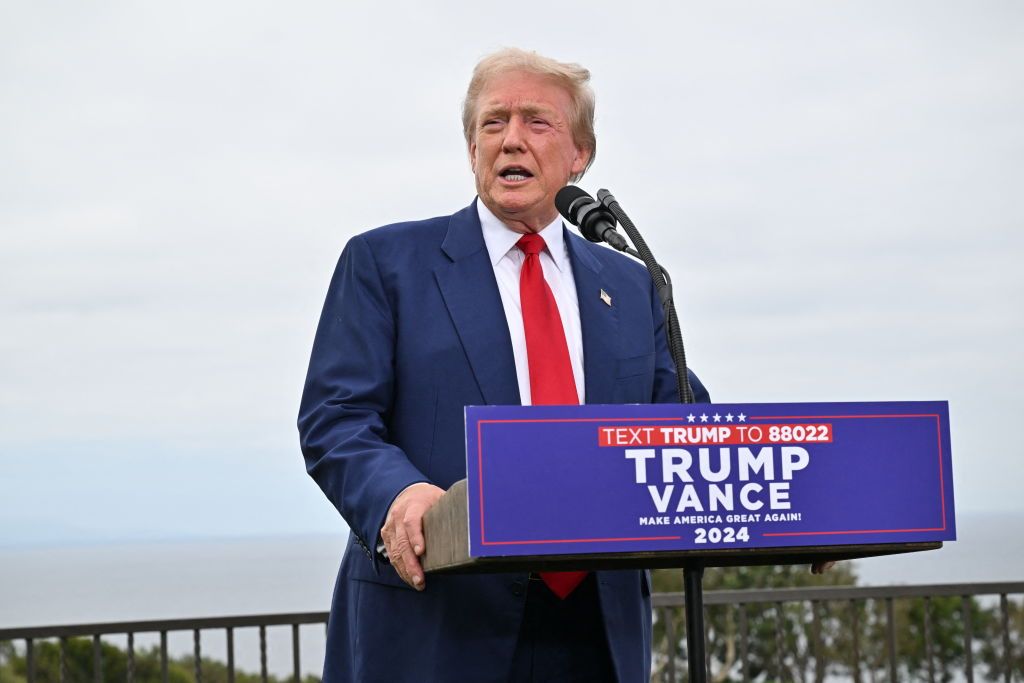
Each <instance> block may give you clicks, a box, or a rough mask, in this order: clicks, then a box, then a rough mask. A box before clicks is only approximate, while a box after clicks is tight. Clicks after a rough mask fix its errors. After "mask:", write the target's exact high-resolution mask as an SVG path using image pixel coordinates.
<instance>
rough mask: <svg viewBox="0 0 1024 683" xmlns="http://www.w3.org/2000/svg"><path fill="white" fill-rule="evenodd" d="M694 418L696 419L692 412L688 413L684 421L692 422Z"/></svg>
mask: <svg viewBox="0 0 1024 683" xmlns="http://www.w3.org/2000/svg"><path fill="white" fill-rule="evenodd" d="M695 419H696V416H695V415H694V414H693V413H690V414H689V415H687V416H686V421H687V422H693V421H694V420H695Z"/></svg>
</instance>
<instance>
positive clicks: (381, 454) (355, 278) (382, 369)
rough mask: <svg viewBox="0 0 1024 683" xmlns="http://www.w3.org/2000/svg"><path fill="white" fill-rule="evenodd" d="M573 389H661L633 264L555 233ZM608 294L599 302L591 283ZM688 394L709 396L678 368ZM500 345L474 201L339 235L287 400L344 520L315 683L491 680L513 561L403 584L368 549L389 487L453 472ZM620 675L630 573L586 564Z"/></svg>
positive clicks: (664, 364)
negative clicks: (576, 385)
mask: <svg viewBox="0 0 1024 683" xmlns="http://www.w3.org/2000/svg"><path fill="white" fill-rule="evenodd" d="M566 235H567V238H566V239H567V247H568V253H569V258H570V260H571V263H572V268H573V275H574V277H575V280H576V290H577V293H578V297H579V307H580V322H581V326H582V336H583V358H584V375H585V385H586V402H587V403H650V402H671V401H674V400H676V382H675V370H674V367H673V365H672V361H671V358H670V356H669V352H668V349H667V345H666V342H665V334H664V329H663V320H662V314H661V309H660V306H659V304H658V299H657V297H656V295H655V292H654V288H653V286H652V284H651V281H650V278H649V277H648V275H647V271H646V270H644V268H643V267H642V266H640V265H639V264H637V263H635V262H633V261H631V260H630V259H628V258H626V257H624V256H622V255H620V254H617V253H614V252H612V251H611V250H610V249H607V248H605V247H601V246H598V245H595V244H591V243H589V242H586V241H585V240H583V239H582V238H579V237H577V236H575V235H573V234H571V233H569V232H568V231H567V232H566ZM602 289H603V290H604V291H606V292H607V293H608V294H609V295H610V296H611V298H612V303H613V305H612V306H608V305H606V304H605V303H604V302H603V301H602V300H601V298H600V291H601V290H602ZM690 381H691V385H692V386H693V388H694V391H695V393H696V394H697V400H698V401H707V400H708V399H707V393H706V392H705V390H704V387H703V386H701V385H700V383H699V381H697V380H696V378H695V377H693V376H691V378H690ZM519 403H520V398H519V388H518V384H517V381H516V369H515V363H514V359H513V355H512V343H511V340H510V338H509V332H508V326H507V324H506V322H505V315H504V309H503V308H502V305H501V298H500V295H499V294H498V287H497V284H496V282H495V278H494V271H493V268H492V266H491V262H490V259H489V257H488V254H487V249H486V247H485V246H484V240H483V235H482V233H481V229H480V221H479V218H478V215H477V210H476V205H475V204H473V205H470V206H469V207H467V208H465V209H463V210H461V211H459V212H458V213H456V214H454V215H452V216H445V217H441V218H432V219H429V220H425V221H418V222H411V223H400V224H396V225H389V226H386V227H383V228H378V229H376V230H371V231H370V232H367V233H364V234H362V235H359V236H357V237H354V238H352V239H351V240H350V241H349V242H348V244H347V245H346V247H345V249H344V251H343V253H342V255H341V259H340V261H339V262H338V267H337V270H336V271H335V273H334V277H333V279H332V281H331V285H330V289H329V291H328V294H327V301H326V303H325V305H324V309H323V314H322V316H321V318H320V325H319V328H318V330H317V334H316V340H315V342H314V345H313V352H312V358H311V360H310V365H309V374H308V376H307V378H306V384H305V390H304V392H303V397H302V405H301V409H300V413H299V432H300V438H301V444H302V452H303V455H304V456H305V460H306V467H307V470H308V472H309V474H310V475H311V476H312V477H313V479H315V480H316V482H317V484H319V485H320V488H321V489H323V491H324V493H325V494H326V495H327V497H328V498H329V499H330V500H331V502H332V503H334V505H335V506H336V507H337V509H338V510H339V511H340V512H341V515H342V516H343V517H344V518H345V521H346V522H348V524H349V526H350V527H351V535H350V538H349V545H348V548H347V549H346V552H345V557H344V559H343V561H342V565H341V569H340V572H339V576H338V581H337V584H336V586H335V592H334V601H333V604H332V606H331V616H330V621H329V624H328V637H327V657H326V662H325V666H324V681H325V682H327V683H340V682H344V681H382V682H383V681H386V682H387V683H399V682H402V681H460V682H462V681H475V682H486V681H504V680H506V679H507V676H508V672H509V670H510V666H511V661H512V655H513V652H514V649H515V645H516V638H517V634H518V631H519V626H520V622H521V619H522V614H523V608H524V604H525V603H524V600H525V598H524V589H525V586H526V578H527V575H526V574H491V575H480V576H429V577H427V587H426V590H425V591H423V592H422V593H418V592H416V591H413V590H412V589H411V588H409V587H407V586H406V585H405V584H404V583H403V582H402V581H401V579H399V578H398V575H397V574H396V573H395V571H394V569H392V568H391V567H390V566H389V565H387V564H386V562H383V561H382V560H381V559H380V558H379V556H378V554H377V553H376V552H375V547H376V544H377V539H378V533H379V531H380V528H381V526H382V525H383V523H384V518H385V515H386V514H387V510H388V508H389V507H390V505H391V503H392V501H393V500H394V498H395V496H397V495H398V493H399V492H400V491H401V490H402V489H404V488H405V487H406V486H408V485H410V484H413V483H416V482H422V481H426V482H431V483H433V484H436V485H437V486H439V487H441V488H448V487H449V486H450V485H451V484H452V483H454V482H455V481H457V480H459V479H462V478H463V477H465V436H464V435H465V428H464V422H463V419H464V418H463V408H464V407H465V406H467V405H486V404H492V405H518V404H519ZM597 580H598V589H599V594H600V599H601V608H602V612H603V614H604V619H605V627H606V631H607V635H608V640H609V643H610V646H611V651H612V659H613V662H614V665H615V669H616V672H617V674H618V678H619V680H620V681H623V682H630V683H631V682H633V681H646V680H648V679H649V669H650V636H651V615H650V599H649V595H650V587H649V585H648V579H647V576H646V574H645V573H644V572H639V571H616V572H598V573H597Z"/></svg>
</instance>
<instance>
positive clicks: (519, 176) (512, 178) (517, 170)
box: [498, 166, 533, 183]
mask: <svg viewBox="0 0 1024 683" xmlns="http://www.w3.org/2000/svg"><path fill="white" fill-rule="evenodd" d="M498 175H500V176H501V177H502V178H504V179H505V180H507V181H509V182H511V183H515V182H520V181H523V180H526V179H527V178H532V177H533V174H532V173H530V172H529V171H527V170H526V169H525V168H523V167H522V166H509V167H507V168H505V169H502V171H501V173H499V174H498Z"/></svg>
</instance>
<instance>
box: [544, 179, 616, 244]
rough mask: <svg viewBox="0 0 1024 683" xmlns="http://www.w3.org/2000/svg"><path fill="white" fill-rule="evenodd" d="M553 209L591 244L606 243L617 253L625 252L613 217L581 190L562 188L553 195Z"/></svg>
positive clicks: (567, 186) (572, 186)
mask: <svg viewBox="0 0 1024 683" xmlns="http://www.w3.org/2000/svg"><path fill="white" fill-rule="evenodd" d="M555 207H556V208H557V209H558V213H560V214H562V216H563V217H564V218H565V219H566V220H567V221H569V222H570V223H572V224H573V225H575V226H578V227H579V229H580V233H581V234H582V235H583V236H584V237H586V238H587V239H588V240H590V241H591V242H607V243H608V244H610V245H611V246H612V247H614V248H615V249H618V250H619V251H625V250H626V248H627V246H628V245H627V244H626V239H625V238H624V237H623V236H622V235H620V234H619V233H618V232H616V230H615V215H614V214H613V213H612V212H611V211H609V210H608V209H607V208H605V207H604V206H603V205H602V204H601V203H600V202H598V201H597V200H595V199H594V198H593V197H591V196H590V195H589V194H587V192H586V191H585V190H583V189H582V188H579V187H577V186H575V185H566V186H565V187H563V188H562V189H561V190H559V191H558V194H556V195H555Z"/></svg>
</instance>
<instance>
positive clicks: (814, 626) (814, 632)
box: [811, 600, 825, 683]
mask: <svg viewBox="0 0 1024 683" xmlns="http://www.w3.org/2000/svg"><path fill="white" fill-rule="evenodd" d="M811 640H812V641H813V642H812V644H811V647H812V651H813V652H814V681H815V683H821V682H822V681H824V680H825V667H824V666H823V665H822V662H821V660H822V659H823V657H822V647H821V623H820V622H819V621H818V602H817V601H816V600H811Z"/></svg>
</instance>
